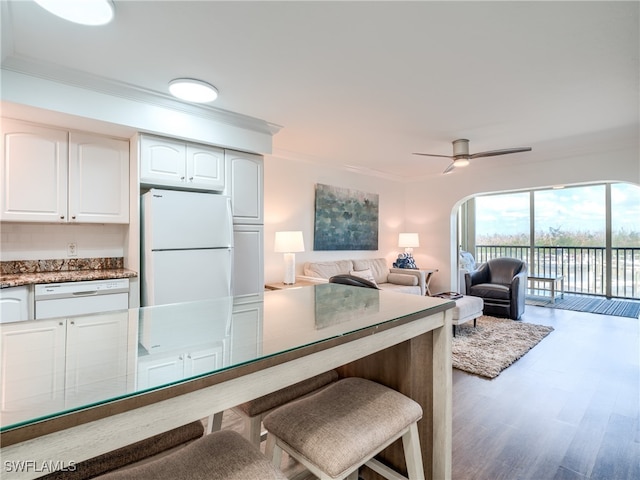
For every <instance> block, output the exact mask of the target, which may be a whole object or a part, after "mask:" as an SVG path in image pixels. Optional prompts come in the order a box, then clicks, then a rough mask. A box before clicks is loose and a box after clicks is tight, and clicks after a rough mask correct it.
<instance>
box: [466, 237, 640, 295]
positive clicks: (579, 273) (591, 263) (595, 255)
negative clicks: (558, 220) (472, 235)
mask: <svg viewBox="0 0 640 480" xmlns="http://www.w3.org/2000/svg"><path fill="white" fill-rule="evenodd" d="M532 254H533V261H532V259H531V255H532ZM475 257H476V262H477V263H483V262H486V261H487V260H490V259H492V258H498V257H513V258H519V259H521V260H524V261H525V262H527V265H528V267H529V272H531V273H532V274H536V275H564V291H565V292H567V293H575V294H589V295H602V296H611V297H619V298H629V299H636V300H637V299H639V298H640V248H639V247H625V248H612V249H611V285H610V293H609V291H608V289H607V268H606V267H607V255H606V249H605V248H604V247H534V248H533V252H532V251H531V249H530V248H529V247H527V246H509V245H477V246H476V256H475Z"/></svg>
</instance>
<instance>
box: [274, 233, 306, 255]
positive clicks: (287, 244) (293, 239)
mask: <svg viewBox="0 0 640 480" xmlns="http://www.w3.org/2000/svg"><path fill="white" fill-rule="evenodd" d="M274 251H275V252H277V253H295V252H304V240H303V239H302V232H276V242H275V247H274Z"/></svg>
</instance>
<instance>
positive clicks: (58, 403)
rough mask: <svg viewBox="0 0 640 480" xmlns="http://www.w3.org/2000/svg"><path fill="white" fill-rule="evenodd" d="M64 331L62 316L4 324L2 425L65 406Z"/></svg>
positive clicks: (0, 399) (0, 331)
mask: <svg viewBox="0 0 640 480" xmlns="http://www.w3.org/2000/svg"><path fill="white" fill-rule="evenodd" d="M65 331H66V325H65V321H64V320H59V319H57V320H53V319H51V320H35V321H30V322H18V323H5V324H2V326H1V327H0V333H1V338H2V348H1V350H2V376H1V380H0V381H1V385H2V386H1V390H2V391H1V392H0V403H1V412H2V417H3V424H8V423H13V422H14V421H20V420H22V419H25V418H32V417H36V416H39V415H42V414H44V413H46V412H47V411H50V410H58V409H61V408H63V407H64V372H65V337H66V333H65Z"/></svg>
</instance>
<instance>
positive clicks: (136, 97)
mask: <svg viewBox="0 0 640 480" xmlns="http://www.w3.org/2000/svg"><path fill="white" fill-rule="evenodd" d="M2 70H7V71H12V72H16V73H20V74H23V75H29V76H32V77H37V78H41V79H44V80H49V81H53V82H57V83H61V84H65V85H70V86H74V87H78V88H82V89H86V90H91V91H95V92H100V93H103V94H107V95H112V96H116V97H120V98H124V99H127V100H132V101H136V102H140V103H144V104H148V105H154V106H158V107H162V108H167V109H171V110H175V111H179V112H182V113H187V114H189V115H193V116H196V117H201V118H205V119H207V120H213V121H215V122H218V123H224V124H227V125H231V126H234V127H239V128H243V129H246V130H251V131H255V132H259V133H266V134H269V135H271V136H273V135H275V134H276V133H278V132H279V131H280V129H281V128H282V126H281V125H277V124H275V123H271V122H267V121H265V120H261V119H259V118H255V117H250V116H248V115H242V114H239V113H235V112H231V111H229V110H223V109H220V108H216V107H212V106H207V105H193V104H188V103H183V102H180V101H178V100H175V99H174V98H173V97H171V96H170V95H168V94H164V93H160V92H156V91H152V90H148V89H144V88H141V87H138V86H135V85H131V84H127V83H124V82H117V81H115V80H111V79H108V78H105V77H99V76H96V75H91V74H88V73H86V72H82V71H79V70H73V69H69V68H65V67H61V66H60V65H56V64H53V63H47V62H41V61H34V60H32V59H28V58H25V57H21V56H15V55H14V56H9V57H7V58H5V59H3V60H2Z"/></svg>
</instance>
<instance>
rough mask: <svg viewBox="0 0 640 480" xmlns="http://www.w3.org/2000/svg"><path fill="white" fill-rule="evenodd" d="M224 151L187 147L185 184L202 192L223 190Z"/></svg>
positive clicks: (202, 147)
mask: <svg viewBox="0 0 640 480" xmlns="http://www.w3.org/2000/svg"><path fill="white" fill-rule="evenodd" d="M224 181H225V177H224V150H223V149H221V148H215V147H206V146H204V145H187V184H188V186H189V187H191V188H198V189H203V190H213V191H222V190H224Z"/></svg>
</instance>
